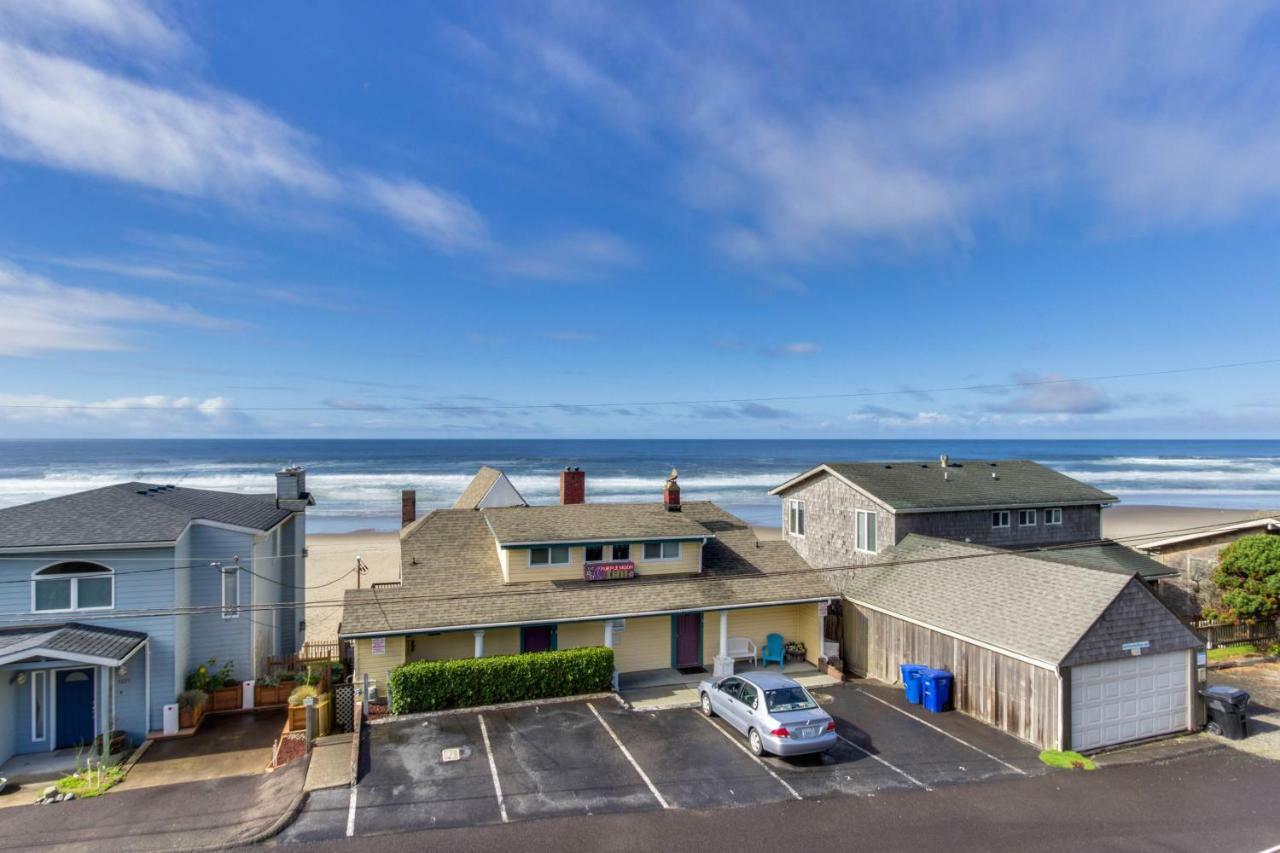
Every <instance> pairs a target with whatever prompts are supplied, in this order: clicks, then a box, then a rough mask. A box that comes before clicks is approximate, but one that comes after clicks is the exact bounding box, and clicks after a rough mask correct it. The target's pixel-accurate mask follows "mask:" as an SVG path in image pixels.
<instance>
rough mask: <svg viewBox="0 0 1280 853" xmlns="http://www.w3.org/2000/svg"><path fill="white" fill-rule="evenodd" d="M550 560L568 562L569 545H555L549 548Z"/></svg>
mask: <svg viewBox="0 0 1280 853" xmlns="http://www.w3.org/2000/svg"><path fill="white" fill-rule="evenodd" d="M551 562H553V563H567V562H569V546H568V545H555V546H553V547H552V548H551Z"/></svg>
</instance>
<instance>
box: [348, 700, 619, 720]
mask: <svg viewBox="0 0 1280 853" xmlns="http://www.w3.org/2000/svg"><path fill="white" fill-rule="evenodd" d="M593 699H614V700H617V701H618V702H619V703H621V704H622V705H623V707H626V703H625V702H624V701H623V699H622V697H621V696H619V695H618V694H617V693H581V694H579V695H577V696H554V697H552V698H550V699H526V700H524V701H523V702H506V703H503V704H500V705H475V706H472V707H470V708H446V709H444V710H443V711H419V712H417V713H415V714H394V715H388V716H385V717H379V718H378V719H376V720H368V721H367V722H366V723H365V725H368V726H382V725H386V724H387V723H401V722H405V721H411V720H428V719H431V718H433V717H449V716H455V715H457V714H479V713H484V712H485V711H506V710H508V709H511V708H536V707H538V706H541V705H562V704H564V703H565V702H590V701H591V700H593Z"/></svg>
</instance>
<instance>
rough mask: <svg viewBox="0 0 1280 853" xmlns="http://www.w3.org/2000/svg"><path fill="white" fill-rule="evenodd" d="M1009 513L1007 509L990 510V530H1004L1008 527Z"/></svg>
mask: <svg viewBox="0 0 1280 853" xmlns="http://www.w3.org/2000/svg"><path fill="white" fill-rule="evenodd" d="M1010 515H1011V513H1010V512H1009V510H1007V509H993V510H991V529H992V530H1004V529H1006V528H1008V527H1009V522H1010V520H1011V519H1010Z"/></svg>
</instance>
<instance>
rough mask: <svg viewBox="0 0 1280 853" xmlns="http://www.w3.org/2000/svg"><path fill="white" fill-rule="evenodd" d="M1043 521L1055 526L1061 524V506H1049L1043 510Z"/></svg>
mask: <svg viewBox="0 0 1280 853" xmlns="http://www.w3.org/2000/svg"><path fill="white" fill-rule="evenodd" d="M1044 523H1045V524H1046V525H1053V526H1057V525H1060V524H1062V507H1060V506H1055V507H1050V508H1049V509H1046V510H1045V511H1044Z"/></svg>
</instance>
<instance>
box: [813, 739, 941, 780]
mask: <svg viewBox="0 0 1280 853" xmlns="http://www.w3.org/2000/svg"><path fill="white" fill-rule="evenodd" d="M836 737H838V738H840V740H842V741H844V742H845V743H847V744H849V746H851V747H853V748H854V749H856V750H858V752H861V753H862V754H863V755H865V756H866V757H867V758H874V759H875V760H876V761H879V762H880V763H881V764H883V765H884V766H885V767H888V768H889V769H890V770H892V771H893V772H894V773H897V774H898V775H899V776H901V777H902V778H903V779H906V780H907V781H908V782H913V783H915V784H916V785H919V786H920V787H921V788H924V789H925V790H926V791H932V790H933V789H932V788H930V787H929V786H928V785H926V784H925V783H923V782H921V781H920V780H919V779H917V778H916V777H914V776H912V775H911V774H910V773H908V772H907V771H905V770H903V769H902V768H901V767H894V766H893V765H892V764H890V763H889V762H887V761H885V760H884V759H883V758H881V757H880V756H878V755H876V754H875V753H873V752H870V751H868V750H866V749H863V748H862V747H860V746H858V745H857V744H856V743H854V742H853V741H851V740H849V739H848V738H847V737H845V736H844V735H842V734H837V735H836Z"/></svg>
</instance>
